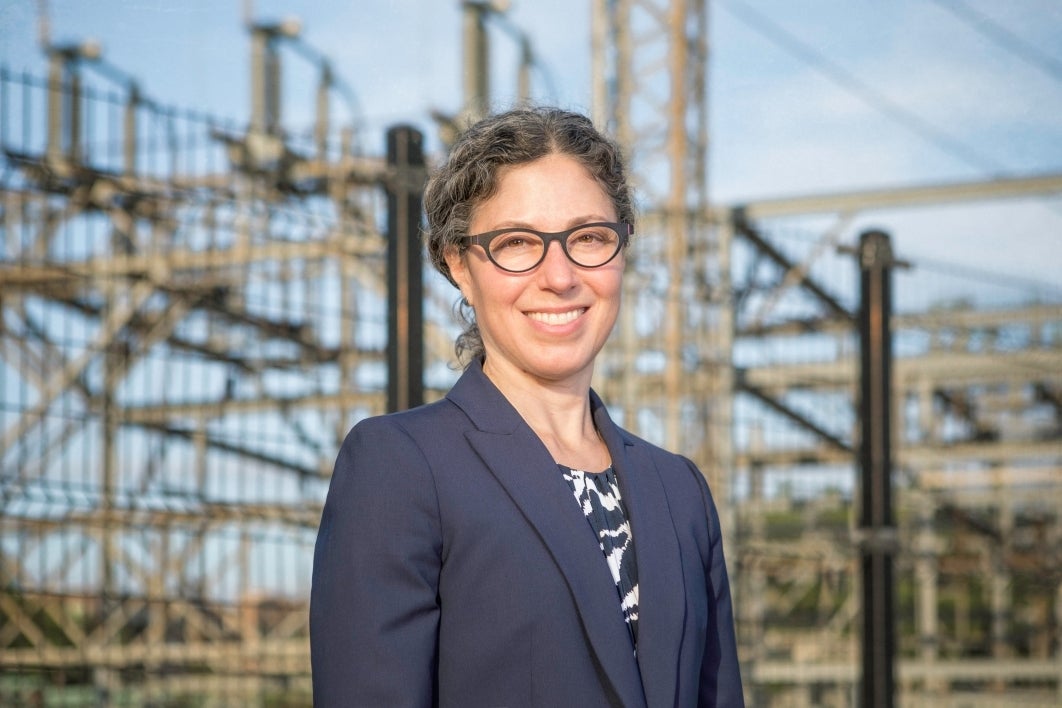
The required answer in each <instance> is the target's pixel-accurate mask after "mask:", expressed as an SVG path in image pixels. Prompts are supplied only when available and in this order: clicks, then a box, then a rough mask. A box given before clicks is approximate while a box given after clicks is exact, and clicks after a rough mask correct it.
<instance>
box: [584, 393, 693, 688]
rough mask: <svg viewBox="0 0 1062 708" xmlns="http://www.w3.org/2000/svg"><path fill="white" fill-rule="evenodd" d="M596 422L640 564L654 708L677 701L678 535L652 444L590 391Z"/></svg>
mask: <svg viewBox="0 0 1062 708" xmlns="http://www.w3.org/2000/svg"><path fill="white" fill-rule="evenodd" d="M590 403H591V408H592V410H593V413H594V423H595V424H596V426H597V429H598V431H600V433H601V436H602V438H603V439H604V441H605V444H606V445H607V446H608V449H609V453H610V454H611V455H612V467H613V469H615V470H616V478H617V479H618V481H619V485H620V494H621V495H622V496H623V505H624V507H625V508H626V510H627V516H628V520H629V521H630V524H631V535H632V536H633V537H634V556H635V559H636V560H637V562H638V665H639V669H640V671H641V677H642V686H643V688H644V690H645V697H646V700H647V702H648V704H649V705H651V706H663V705H673V704H674V703H675V700H676V696H677V691H678V686H677V685H676V684H677V680H678V675H677V673H676V667H678V666H679V647H680V645H681V643H682V640H683V636H682V633H683V627H684V626H685V619H686V618H685V612H686V604H685V603H686V597H685V592H684V590H683V588H684V586H685V583H683V582H680V579H681V578H682V577H683V570H684V569H683V567H682V561H681V555H680V553H679V545H678V537H677V535H676V533H675V526H674V522H673V521H672V517H671V510H670V507H669V504H668V500H667V495H666V493H665V491H664V484H663V481H662V480H661V477H660V471H659V470H658V469H657V467H656V464H655V463H654V461H653V456H652V455H650V454H649V446H648V445H647V444H646V443H645V442H643V441H641V440H638V439H637V438H635V437H634V436H632V435H630V434H629V433H627V432H626V431H624V430H622V429H621V428H619V427H618V426H616V425H615V424H614V423H613V422H612V419H611V418H610V417H609V415H608V411H607V410H605V406H604V404H602V402H601V399H600V398H598V397H597V394H595V393H594V392H593V391H591V392H590Z"/></svg>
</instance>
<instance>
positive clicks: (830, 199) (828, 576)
mask: <svg viewBox="0 0 1062 708" xmlns="http://www.w3.org/2000/svg"><path fill="white" fill-rule="evenodd" d="M1060 191H1062V177H1058V176H1046V177H1037V178H1031V179H1012V180H1000V181H995V182H979V183H973V184H952V185H938V186H927V187H923V188H919V189H906V190H892V191H882V192H868V193H860V194H846V195H834V196H830V195H820V196H817V197H814V198H809V199H794V200H788V201H776V202H764V203H758V204H748V205H744V206H742V207H739V208H732V209H727V210H720V211H719V212H718V221H719V223H720V224H721V225H722V228H727V229H730V230H731V231H732V232H733V234H734V255H733V258H734V261H735V262H736V263H739V264H741V265H740V267H739V268H736V269H735V271H740V273H741V275H737V274H736V275H735V279H734V283H735V303H736V304H735V310H734V321H735V329H734V341H735V349H734V352H735V354H734V389H733V394H734V406H735V410H736V411H737V412H736V414H735V418H737V419H738V424H737V425H736V426H735V433H736V436H737V438H738V439H737V440H736V443H735V444H736V448H735V454H734V458H733V460H732V467H731V469H732V474H733V479H732V483H731V484H732V486H734V487H737V488H739V489H740V490H741V494H739V495H737V496H735V497H734V498H733V499H732V500H731V502H730V503H732V504H734V505H735V507H736V509H737V516H738V522H737V524H736V526H735V528H733V529H732V532H733V533H734V534H735V536H736V537H735V539H734V540H733V541H732V545H733V547H734V548H735V549H736V555H735V556H734V557H732V561H731V566H732V572H733V573H734V579H735V582H734V587H735V595H736V598H737V606H738V610H739V620H738V627H739V633H740V636H741V646H742V651H743V654H742V658H743V669H744V670H745V679H746V682H747V685H746V690H747V694H748V696H749V698H750V700H751V701H752V703H753V704H754V705H807V706H812V705H816V706H818V705H854V704H856V703H857V701H856V698H855V697H856V696H857V695H858V691H857V690H856V689H857V688H858V685H859V681H860V677H859V675H858V669H859V663H858V660H857V658H856V657H858V655H859V652H860V622H859V619H860V616H861V613H862V611H863V609H862V608H861V607H860V604H859V600H860V593H859V587H858V585H859V581H860V572H859V548H860V547H861V544H862V543H865V542H867V541H868V539H863V538H861V536H860V529H859V521H860V520H859V519H858V518H857V514H858V511H857V508H858V504H856V503H854V500H855V496H856V495H855V490H856V489H858V485H859V480H858V478H857V476H858V466H857V463H856V459H855V453H856V451H857V450H858V444H859V443H858V429H859V425H858V423H859V420H858V417H857V416H858V412H859V411H858V400H857V398H858V389H859V386H858V377H859V371H858V369H859V357H858V333H857V332H855V331H854V327H853V321H854V315H855V314H856V307H857V306H858V305H857V303H854V302H853V299H854V296H853V292H854V290H855V288H853V287H852V276H851V272H852V271H854V269H855V266H854V264H853V263H852V262H851V258H850V257H849V256H845V255H838V252H837V248H836V246H837V245H838V243H839V242H840V241H841V239H843V238H844V235H845V233H846V231H847V230H850V229H851V226H850V223H851V220H852V219H853V218H854V217H855V215H856V214H857V213H858V212H860V211H863V212H874V213H875V214H876V217H875V218H876V219H887V211H888V210H890V209H902V208H905V207H910V206H913V205H919V204H926V203H933V204H942V203H948V202H966V201H984V200H986V199H1000V198H1008V197H1026V198H1028V197H1036V196H1049V195H1054V194H1057V193H1059V192H1060ZM810 214H816V215H821V214H826V215H827V216H828V217H829V220H828V222H827V223H826V224H825V225H823V224H822V223H821V222H820V223H818V224H817V225H816V226H815V227H814V228H815V230H814V231H809V227H808V226H806V225H804V226H801V225H799V223H798V224H797V225H796V226H794V225H793V222H799V221H800V219H801V218H804V217H806V216H808V215H810ZM793 229H797V230H802V231H803V233H804V234H808V233H811V234H814V238H812V239H805V240H802V241H801V240H794V239H791V238H790V239H786V238H785V234H786V233H787V231H792V230H793ZM901 255H902V254H901ZM913 270H914V271H915V272H914V273H907V272H906V271H905V270H902V269H898V270H897V271H896V272H895V273H894V274H893V277H894V278H895V279H896V280H897V281H898V285H897V287H896V290H897V291H900V290H904V289H906V290H908V291H910V290H912V289H916V288H925V287H926V286H925V285H924V283H925V280H926V279H925V278H919V277H918V275H917V265H916V266H915V268H914V269H913ZM838 283H841V284H845V285H847V287H844V288H838V287H837V284H838ZM831 284H832V285H831ZM990 285H991V284H990V283H984V284H982V285H981V288H982V289H985V288H988V287H990ZM1056 298H1057V295H1056ZM892 319H893V322H892V328H893V342H894V346H893V349H894V354H895V357H896V358H895V359H894V361H893V400H894V402H895V405H894V414H893V415H894V420H893V424H892V430H893V436H892V437H893V440H892V446H893V459H894V460H895V465H894V468H895V469H894V479H893V489H894V495H895V498H896V499H897V500H898V501H897V502H896V503H897V508H898V519H897V528H896V536H895V538H894V539H892V544H893V545H892V548H893V550H894V553H895V558H896V574H895V577H896V590H897V597H898V600H897V607H896V612H897V620H896V626H897V628H898V630H897V633H898V637H897V646H898V647H899V657H898V664H897V666H898V673H897V681H898V686H899V689H900V696H901V697H902V700H903V704H904V705H935V706H946V705H954V706H958V705H999V704H1001V703H1006V704H1010V703H1012V702H1017V701H1021V702H1022V705H1054V704H1055V703H1057V701H1058V700H1059V697H1060V696H1062V672H1060V671H1059V668H1060V666H1062V664H1060V660H1059V657H1060V646H1062V555H1060V554H1059V553H1058V551H1057V548H1058V541H1059V539H1060V538H1062V406H1060V403H1062V398H1060V392H1062V342H1060V339H1059V334H1060V331H1062V304H1060V303H1059V302H1057V299H1056V300H1053V301H1052V300H1050V299H1049V300H1047V301H1040V302H1037V301H1035V300H1026V301H1022V302H1019V303H1015V304H1013V305H1011V306H1009V307H1007V306H1005V307H998V308H994V309H987V308H985V309H979V308H976V307H973V306H971V305H970V304H968V303H963V302H959V303H954V302H952V303H944V304H943V305H941V306H938V307H937V308H928V309H926V308H920V309H914V310H912V311H900V312H896V313H895V314H894V315H893V318H892ZM742 421H749V423H743V422H742Z"/></svg>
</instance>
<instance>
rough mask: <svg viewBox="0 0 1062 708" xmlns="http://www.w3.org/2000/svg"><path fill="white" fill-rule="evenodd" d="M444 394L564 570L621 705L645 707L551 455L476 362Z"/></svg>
mask: <svg viewBox="0 0 1062 708" xmlns="http://www.w3.org/2000/svg"><path fill="white" fill-rule="evenodd" d="M447 396H448V398H450V399H451V400H452V401H453V402H454V403H456V404H457V405H458V406H459V407H461V409H462V410H464V411H465V413H466V414H467V415H468V416H469V418H470V419H471V420H472V422H473V423H474V424H475V425H476V426H477V428H478V430H469V431H468V432H467V433H466V434H465V437H466V438H467V439H468V441H469V443H470V444H471V445H472V447H473V449H475V451H476V453H477V454H478V455H479V456H480V457H481V459H482V460H483V462H484V463H485V464H486V466H487V467H488V468H489V469H490V471H491V473H492V474H493V475H494V476H495V478H496V479H497V480H498V482H499V483H500V484H501V485H502V486H503V487H504V488H505V490H506V491H507V492H508V494H509V496H510V497H511V498H512V500H513V502H514V503H515V504H516V506H517V507H518V508H519V509H520V511H521V513H523V515H524V517H525V518H526V519H527V521H528V522H529V523H530V524H531V526H532V527H534V529H535V531H536V532H537V533H538V535H539V537H540V538H541V539H542V542H543V544H544V545H545V546H546V548H547V549H548V550H549V552H550V554H551V555H552V556H553V559H554V560H555V561H556V563H557V566H558V568H560V571H561V573H562V574H563V575H564V578H565V580H566V581H567V584H568V587H569V588H570V590H571V593H572V597H573V598H574V600H575V605H576V608H577V609H578V612H579V615H580V616H581V617H582V620H583V627H584V629H585V631H586V634H587V636H588V637H589V640H590V645H591V648H592V650H593V652H594V653H595V654H596V655H597V657H598V660H599V663H600V665H601V666H602V667H603V669H604V671H605V674H606V675H607V676H608V679H609V681H610V682H611V683H612V686H613V688H614V690H615V691H616V694H617V695H619V696H620V697H621V698H622V700H623V704H624V705H626V706H645V705H646V703H645V697H644V694H643V691H642V687H641V685H640V681H639V670H638V664H637V662H636V660H635V658H634V656H633V653H632V652H631V646H630V637H629V635H628V633H627V627H626V625H625V623H624V621H623V616H622V613H621V611H620V608H619V600H618V599H617V597H616V585H615V583H614V582H613V581H612V576H611V574H610V573H609V571H608V567H607V565H606V564H605V563H604V561H603V558H602V555H601V549H600V548H599V547H598V545H597V543H595V540H594V537H593V534H591V533H588V532H587V524H586V519H584V518H583V517H582V515H581V514H580V513H579V507H578V506H577V505H576V504H575V501H574V499H572V493H571V489H569V488H568V486H567V484H565V482H564V479H563V478H562V477H561V474H560V471H559V470H558V469H557V466H556V463H555V462H554V461H553V458H552V457H551V456H550V454H549V452H548V451H547V450H546V448H545V446H544V445H543V444H542V442H541V441H540V440H539V439H538V437H537V436H536V435H535V434H534V432H533V431H532V430H531V428H530V427H529V426H528V425H527V424H526V423H525V422H524V421H523V419H522V418H521V417H520V415H519V414H518V413H517V412H516V410H515V409H514V408H513V407H512V406H511V405H510V404H509V402H508V401H507V400H506V399H505V397H504V396H502V395H501V393H500V392H499V391H498V390H497V389H496V388H495V387H494V385H493V384H491V383H490V381H489V380H488V379H487V378H486V376H485V375H484V374H483V373H482V370H481V369H480V365H479V363H478V362H473V363H472V365H471V366H470V367H469V370H468V371H466V372H465V374H464V375H463V376H462V377H461V380H460V381H458V383H457V385H455V386H454V388H453V389H452V390H451V392H450V393H449V394H448V395H447ZM635 543H636V544H637V538H636V539H635ZM640 562H641V559H640V558H639V563H640Z"/></svg>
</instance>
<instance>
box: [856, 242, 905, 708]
mask: <svg viewBox="0 0 1062 708" xmlns="http://www.w3.org/2000/svg"><path fill="white" fill-rule="evenodd" d="M857 255H858V258H859V274H860V294H861V304H860V310H859V341H860V362H861V384H860V386H861V393H862V396H861V400H860V420H861V421H862V440H861V443H860V449H859V463H860V468H861V470H862V502H863V503H862V510H861V511H862V513H861V515H860V532H861V543H860V553H861V555H862V568H863V678H862V687H861V688H862V690H861V696H862V700H861V702H860V705H861V706H863V708H892V706H893V704H894V697H893V693H894V679H893V662H894V659H895V654H896V631H895V626H894V624H895V618H894V615H895V605H894V600H893V573H892V569H893V555H894V554H895V552H896V546H897V535H896V526H895V521H894V519H893V513H892V459H891V437H890V436H891V426H890V422H891V418H892V405H891V401H890V393H891V387H892V376H891V374H892V335H891V330H890V326H889V325H890V323H889V320H890V318H891V316H892V293H891V278H892V268H893V265H894V261H893V256H892V245H891V242H890V239H889V236H888V234H886V233H884V232H882V231H866V232H864V233H863V234H861V235H860V237H859V251H858V254H857Z"/></svg>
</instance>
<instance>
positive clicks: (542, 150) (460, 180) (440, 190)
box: [424, 106, 634, 358]
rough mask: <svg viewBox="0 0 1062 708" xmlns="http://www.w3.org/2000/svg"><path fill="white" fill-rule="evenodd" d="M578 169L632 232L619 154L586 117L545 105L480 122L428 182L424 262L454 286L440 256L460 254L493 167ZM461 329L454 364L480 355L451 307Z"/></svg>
mask: <svg viewBox="0 0 1062 708" xmlns="http://www.w3.org/2000/svg"><path fill="white" fill-rule="evenodd" d="M552 154H559V155H567V156H569V157H572V158H574V159H575V160H577V161H578V162H580V163H581V164H582V165H583V166H585V167H586V169H587V170H588V171H589V172H590V174H591V175H592V176H593V177H594V179H596V180H597V182H598V183H599V184H600V185H601V188H602V189H603V190H604V191H605V194H607V195H608V197H609V199H611V200H612V204H613V205H614V206H615V208H616V215H617V217H618V220H619V221H621V222H624V223H628V224H631V225H632V226H633V225H634V205H633V200H632V197H631V188H630V185H629V184H628V182H627V173H626V168H625V167H624V162H623V157H622V155H621V154H620V150H619V147H618V146H617V145H616V143H615V142H613V141H612V140H611V139H609V138H608V137H606V136H605V135H603V134H602V133H601V132H600V131H598V130H597V128H595V127H594V124H593V123H592V122H591V121H590V119H589V118H587V117H586V116H584V115H582V114H579V113H574V112H572V111H567V110H564V109H561V108H555V107H550V106H525V107H521V108H516V109H513V110H509V111H505V112H504V113H498V114H496V115H492V116H488V117H487V118H484V119H483V120H481V121H479V122H478V123H475V124H473V125H472V126H471V127H469V128H468V129H467V130H466V131H465V132H464V133H463V134H462V135H461V136H460V137H459V138H458V139H457V141H456V142H455V143H454V145H453V147H452V148H451V150H450V155H449V157H448V159H447V160H446V163H445V164H444V165H442V167H440V168H439V169H438V170H437V171H436V172H435V173H434V174H433V175H432V177H431V179H429V180H428V185H427V188H426V190H425V194H424V209H425V212H426V213H427V217H428V231H427V245H428V255H429V256H430V257H431V262H432V264H433V265H434V266H435V268H436V270H438V271H439V272H440V273H442V274H443V275H444V276H446V278H447V280H449V281H450V282H451V283H453V284H454V285H455V286H456V285H457V283H455V282H454V279H453V275H452V274H451V273H450V268H449V266H447V264H446V253H447V252H448V251H451V250H452V249H457V250H459V251H464V250H465V249H466V248H467V245H466V244H465V243H464V242H463V241H461V237H462V236H467V235H468V230H469V224H470V222H471V221H472V213H473V210H475V208H476V207H477V206H479V205H480V204H482V203H483V202H484V201H486V200H487V199H489V198H490V197H491V196H492V195H493V194H494V193H495V191H496V190H497V188H498V172H499V170H500V169H501V168H503V167H507V166H511V165H521V164H525V163H528V162H533V161H534V160H537V159H539V158H542V157H545V156H547V155H552ZM457 307H458V315H459V316H460V317H461V319H462V320H463V321H464V324H465V330H464V331H463V332H462V333H461V335H460V336H459V337H458V338H457V342H456V350H457V355H458V358H464V357H465V356H468V357H469V358H473V357H477V356H481V355H482V354H483V353H484V352H483V340H482V339H481V337H480V335H479V327H478V326H477V325H476V320H475V313H474V312H473V311H472V308H470V307H468V304H467V303H465V302H463V301H459V302H458V306H457Z"/></svg>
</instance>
